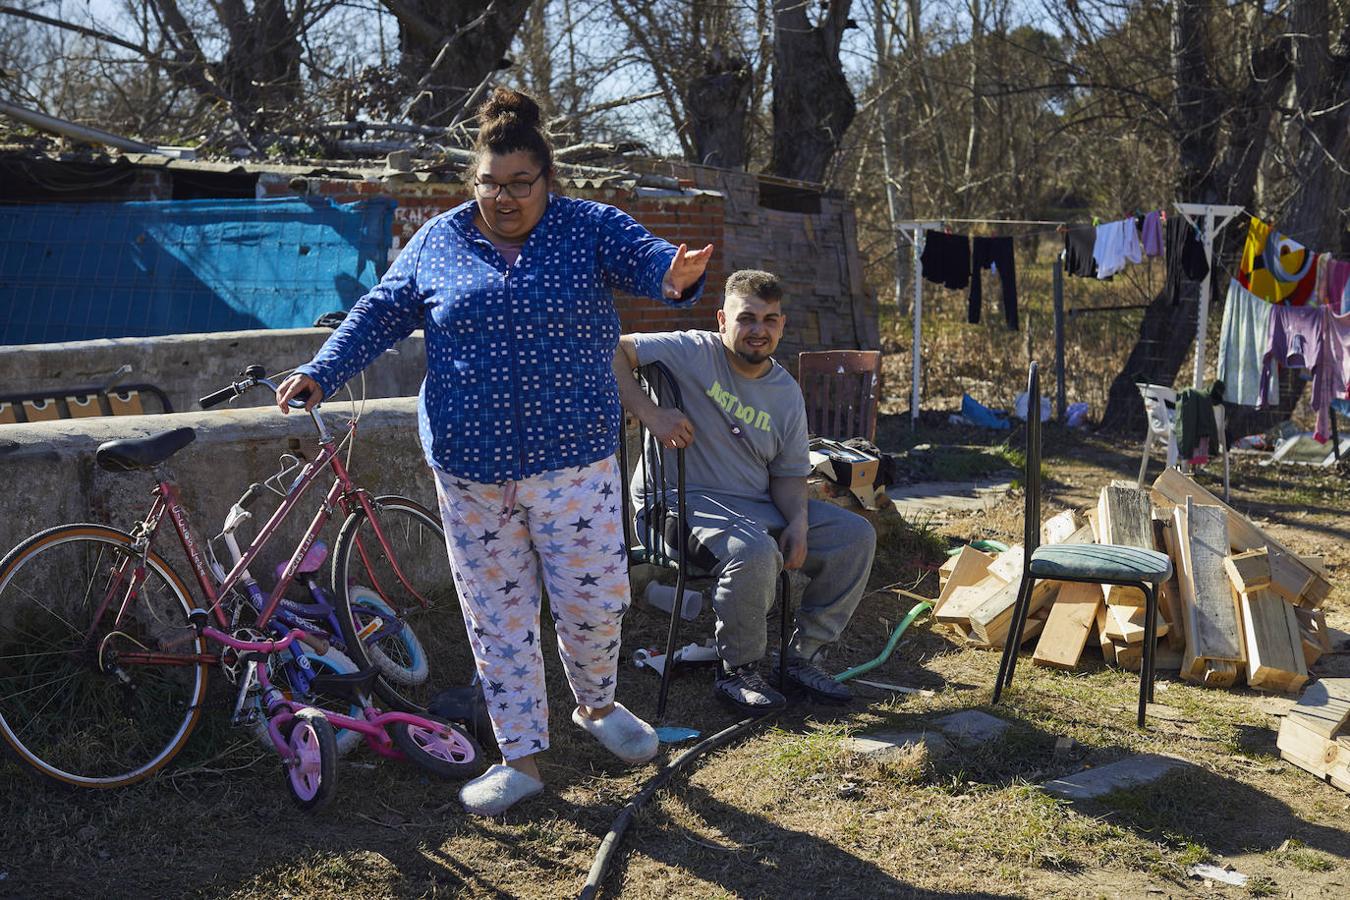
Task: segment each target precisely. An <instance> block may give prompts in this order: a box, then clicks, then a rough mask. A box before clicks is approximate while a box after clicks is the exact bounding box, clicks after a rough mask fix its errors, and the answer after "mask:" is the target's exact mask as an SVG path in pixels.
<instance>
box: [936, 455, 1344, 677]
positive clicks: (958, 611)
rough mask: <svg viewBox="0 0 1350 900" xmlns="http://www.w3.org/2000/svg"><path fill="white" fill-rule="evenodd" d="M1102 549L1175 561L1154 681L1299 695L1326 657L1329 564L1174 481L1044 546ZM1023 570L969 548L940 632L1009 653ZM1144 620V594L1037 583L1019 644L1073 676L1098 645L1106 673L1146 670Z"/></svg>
mask: <svg viewBox="0 0 1350 900" xmlns="http://www.w3.org/2000/svg"><path fill="white" fill-rule="evenodd" d="M1083 518H1086V520H1087V522H1086V524H1084V523H1083ZM1092 542H1096V543H1102V544H1117V545H1125V546H1130V547H1142V548H1146V549H1150V550H1159V551H1162V552H1165V553H1167V555H1168V556H1170V557H1171V559H1172V563H1173V574H1172V577H1171V578H1170V579H1169V580H1168V581H1166V582H1164V583H1163V584H1162V585H1160V587H1159V591H1158V608H1159V621H1158V639H1159V644H1158V646H1159V651H1158V658H1157V668H1158V669H1177V670H1179V671H1180V673H1181V676H1182V677H1183V678H1186V679H1188V680H1191V681H1196V682H1199V683H1202V684H1206V685H1210V686H1213V687H1227V686H1230V685H1232V684H1234V683H1236V682H1237V681H1238V679H1239V677H1243V678H1245V680H1246V681H1247V683H1248V684H1250V685H1251V686H1252V687H1257V688H1264V689H1267V690H1277V691H1294V690H1297V689H1298V688H1299V687H1301V686H1302V685H1303V683H1304V682H1305V681H1307V679H1308V669H1307V667H1308V666H1310V665H1312V663H1313V662H1315V661H1316V659H1317V657H1318V656H1319V655H1321V653H1323V652H1325V651H1327V650H1329V649H1330V642H1329V638H1328V634H1327V628H1326V619H1325V617H1324V616H1323V614H1322V612H1321V610H1320V607H1321V605H1322V603H1323V602H1324V601H1325V600H1326V597H1327V595H1328V594H1329V593H1330V590H1331V584H1330V582H1329V580H1328V578H1327V572H1326V569H1325V568H1324V567H1323V566H1322V564H1321V561H1320V560H1318V559H1314V558H1311V557H1299V556H1298V555H1296V554H1294V553H1292V552H1291V551H1290V550H1288V549H1287V548H1286V547H1284V546H1283V545H1281V544H1280V543H1279V542H1278V541H1275V540H1274V539H1273V538H1271V537H1270V536H1269V535H1267V534H1265V533H1264V532H1262V531H1261V530H1260V529H1259V528H1257V527H1256V526H1255V525H1254V524H1252V522H1251V521H1250V520H1248V519H1246V518H1245V517H1243V516H1242V515H1240V514H1239V513H1237V512H1235V511H1234V510H1233V509H1231V508H1230V507H1228V506H1227V505H1225V504H1224V503H1222V502H1221V501H1220V500H1219V499H1218V498H1217V497H1215V496H1214V495H1213V494H1211V493H1210V492H1209V491H1207V490H1205V489H1204V488H1202V487H1200V486H1199V485H1197V484H1196V483H1195V482H1194V481H1192V480H1191V479H1190V478H1188V477H1186V476H1185V475H1183V474H1181V473H1180V472H1178V471H1176V470H1174V469H1169V470H1166V471H1165V472H1164V473H1163V475H1162V476H1160V477H1159V478H1158V480H1157V482H1155V483H1154V486H1153V492H1152V493H1151V494H1150V492H1148V491H1144V490H1141V489H1139V488H1136V487H1135V486H1134V485H1132V484H1129V483H1127V482H1116V483H1114V484H1111V485H1107V486H1106V487H1104V488H1102V491H1101V494H1100V496H1099V498H1098V502H1097V506H1096V508H1095V509H1091V510H1088V511H1087V512H1086V514H1085V516H1083V517H1080V516H1079V515H1078V513H1076V512H1074V511H1070V510H1066V511H1065V512H1062V513H1060V514H1059V515H1057V516H1055V517H1053V518H1051V519H1049V520H1048V521H1046V523H1045V526H1044V528H1043V529H1042V543H1044V544H1054V543H1092ZM1024 558H1025V553H1024V550H1023V548H1022V547H1020V546H1015V547H1012V548H1010V549H1009V550H1008V551H1006V552H1004V553H1000V554H997V555H994V554H988V553H983V552H981V551H979V550H976V549H974V548H972V547H964V548H962V550H961V552H960V554H959V555H957V556H954V557H953V558H952V559H950V560H949V561H948V562H947V564H946V565H944V566H943V568H942V573H941V578H940V581H941V591H940V593H939V596H938V599H937V602H936V603H935V606H934V615H935V618H936V620H937V621H938V622H939V623H942V624H944V625H947V626H948V627H950V628H951V629H952V630H953V631H954V632H955V633H956V634H957V635H958V636H959V638H960V639H961V641H962V642H963V643H965V644H966V645H968V646H972V647H977V648H997V647H1002V646H1003V644H1004V642H1005V641H1006V639H1007V636H1008V631H1009V626H1010V625H1011V621H1012V611H1013V605H1014V604H1015V602H1016V600H1017V591H1018V586H1019V583H1020V580H1021V575H1022V568H1023V561H1024ZM1144 618H1145V616H1144V594H1143V592H1142V591H1140V590H1139V589H1138V588H1130V587H1120V586H1112V585H1099V584H1082V583H1076V582H1054V581H1040V582H1037V584H1036V587H1035V589H1034V590H1033V591H1032V595H1031V607H1030V613H1029V615H1028V619H1027V627H1026V629H1025V631H1024V632H1023V640H1024V641H1030V640H1032V639H1036V646H1035V651H1034V654H1033V656H1032V661H1033V662H1034V663H1036V664H1037V665H1043V666H1050V667H1054V668H1060V669H1074V668H1077V667H1078V665H1079V663H1080V661H1081V659H1082V656H1083V653H1084V650H1085V649H1086V648H1087V647H1088V646H1090V645H1091V646H1096V647H1098V648H1099V649H1100V651H1101V653H1102V656H1103V657H1104V658H1105V659H1106V661H1107V662H1108V663H1110V664H1112V665H1116V666H1120V667H1122V668H1127V669H1133V670H1136V671H1137V670H1138V669H1139V666H1140V665H1141V663H1142V658H1143V640H1144Z"/></svg>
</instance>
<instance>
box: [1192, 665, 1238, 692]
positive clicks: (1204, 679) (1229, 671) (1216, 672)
mask: <svg viewBox="0 0 1350 900" xmlns="http://www.w3.org/2000/svg"><path fill="white" fill-rule="evenodd" d="M1201 663H1202V665H1201V666H1200V670H1199V675H1198V676H1197V677H1196V678H1195V679H1194V680H1195V681H1199V682H1200V683H1201V684H1203V685H1204V686H1205V687H1212V688H1227V687H1232V686H1233V685H1235V684H1237V676H1238V672H1239V671H1240V668H1239V667H1240V665H1241V664H1240V663H1236V662H1233V661H1232V660H1228V659H1206V660H1201ZM1182 677H1183V678H1184V677H1186V673H1185V672H1182Z"/></svg>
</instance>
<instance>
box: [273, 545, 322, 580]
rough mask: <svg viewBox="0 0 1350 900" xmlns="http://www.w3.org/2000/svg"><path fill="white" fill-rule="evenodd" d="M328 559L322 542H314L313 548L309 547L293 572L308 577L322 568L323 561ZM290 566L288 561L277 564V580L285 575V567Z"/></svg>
mask: <svg viewBox="0 0 1350 900" xmlns="http://www.w3.org/2000/svg"><path fill="white" fill-rule="evenodd" d="M327 558H328V546H327V545H326V544H324V542H323V541H315V542H314V546H312V547H310V548H309V550H308V551H307V552H306V553H305V558H304V559H302V560H300V566H299V567H298V568H297V569H296V570H295V574H297V575H309V574H311V573H313V572H317V571H319V569H321V568H322V567H323V561H324V560H325V559H327ZM290 564H291V561H290V560H289V559H286V560H282V561H281V562H279V563H277V578H278V579H280V578H281V576H282V575H284V574H285V573H286V567H287V566H289V565H290Z"/></svg>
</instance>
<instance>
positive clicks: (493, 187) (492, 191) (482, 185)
mask: <svg viewBox="0 0 1350 900" xmlns="http://www.w3.org/2000/svg"><path fill="white" fill-rule="evenodd" d="M543 177H544V173H543V172H542V171H540V173H539V174H538V175H536V176H534V177H533V178H531V179H530V180H529V181H508V182H507V183H506V184H497V182H495V181H474V183H473V189H474V191H476V192H477V194H478V196H480V197H482V198H483V199H484V200H491V199H492V198H494V197H496V196H497V195H498V194H500V193H501V192H502V191H506V196H508V197H514V198H515V199H517V200H524V199H525V198H526V197H528V196H530V191H531V190H533V189H534V183H535V182H536V181H538V180H539V179H540V178H543Z"/></svg>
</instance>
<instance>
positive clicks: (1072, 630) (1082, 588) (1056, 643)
mask: <svg viewBox="0 0 1350 900" xmlns="http://www.w3.org/2000/svg"><path fill="white" fill-rule="evenodd" d="M1101 603H1102V595H1101V589H1100V588H1099V587H1098V586H1097V585H1095V584H1080V583H1078V582H1070V583H1067V584H1064V585H1062V586H1061V587H1060V591H1059V598H1058V599H1057V600H1056V601H1055V605H1054V606H1052V607H1050V615H1049V617H1048V618H1047V619H1046V620H1045V630H1044V631H1043V632H1041V639H1040V640H1039V641H1037V642H1036V652H1035V653H1034V654H1033V655H1032V657H1031V661H1032V662H1033V663H1035V664H1036V665H1038V666H1051V667H1053V668H1057V669H1072V668H1075V667H1077V665H1078V660H1079V658H1081V657H1082V655H1083V647H1084V646H1085V645H1086V644H1087V639H1088V634H1089V633H1090V632H1091V630H1092V625H1093V622H1094V621H1095V620H1096V617H1097V607H1099V606H1101Z"/></svg>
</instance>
